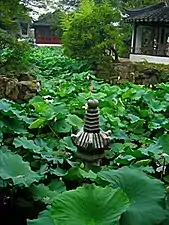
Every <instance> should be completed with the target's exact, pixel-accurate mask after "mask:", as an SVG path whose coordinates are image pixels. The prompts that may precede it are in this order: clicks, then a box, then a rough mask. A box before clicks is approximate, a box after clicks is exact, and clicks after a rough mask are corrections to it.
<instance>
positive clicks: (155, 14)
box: [125, 2, 169, 23]
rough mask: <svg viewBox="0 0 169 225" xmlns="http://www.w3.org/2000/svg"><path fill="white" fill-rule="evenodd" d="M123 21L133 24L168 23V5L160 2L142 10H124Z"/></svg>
mask: <svg viewBox="0 0 169 225" xmlns="http://www.w3.org/2000/svg"><path fill="white" fill-rule="evenodd" d="M126 14H127V17H126V18H125V21H126V22H128V23H134V22H163V23H169V5H168V4H166V2H161V3H159V4H156V5H151V6H148V7H145V8H142V9H135V10H126Z"/></svg>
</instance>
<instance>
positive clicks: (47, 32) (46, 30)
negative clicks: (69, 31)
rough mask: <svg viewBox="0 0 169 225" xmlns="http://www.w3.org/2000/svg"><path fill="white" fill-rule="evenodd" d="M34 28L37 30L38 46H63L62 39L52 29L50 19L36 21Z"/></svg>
mask: <svg viewBox="0 0 169 225" xmlns="http://www.w3.org/2000/svg"><path fill="white" fill-rule="evenodd" d="M32 27H33V28H34V29H35V31H34V33H35V39H36V44H61V40H60V37H59V36H58V35H56V33H55V32H54V30H53V29H52V23H50V22H49V19H48V18H42V19H39V20H37V21H35V22H34V23H33V25H32Z"/></svg>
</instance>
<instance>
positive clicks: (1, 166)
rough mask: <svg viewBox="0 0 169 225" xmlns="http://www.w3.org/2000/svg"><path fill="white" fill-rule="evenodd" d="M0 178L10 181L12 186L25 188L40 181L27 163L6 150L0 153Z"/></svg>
mask: <svg viewBox="0 0 169 225" xmlns="http://www.w3.org/2000/svg"><path fill="white" fill-rule="evenodd" d="M0 177H1V178H2V179H3V180H10V179H11V180H12V181H13V184H14V185H24V186H25V187H29V186H30V185H31V184H32V183H33V182H37V181H39V179H40V177H39V175H38V174H37V173H35V172H34V171H32V170H31V168H30V166H29V163H28V162H24V161H23V160H22V157H21V156H19V155H17V154H14V153H13V152H10V151H8V150H7V151H3V150H1V151H0Z"/></svg>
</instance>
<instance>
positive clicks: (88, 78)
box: [0, 48, 169, 225]
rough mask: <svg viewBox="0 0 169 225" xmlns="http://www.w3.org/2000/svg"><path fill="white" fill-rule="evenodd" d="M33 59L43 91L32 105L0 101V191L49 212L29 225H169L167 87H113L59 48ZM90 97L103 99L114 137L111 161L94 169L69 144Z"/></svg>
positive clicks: (37, 51) (35, 53)
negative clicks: (166, 223) (24, 198)
mask: <svg viewBox="0 0 169 225" xmlns="http://www.w3.org/2000/svg"><path fill="white" fill-rule="evenodd" d="M27 59H28V61H29V62H34V63H35V67H36V68H35V72H36V73H37V76H38V78H39V79H40V80H41V81H42V89H41V91H40V92H39V95H37V96H36V97H34V98H32V99H31V100H30V101H29V102H27V103H22V102H21V103H17V102H13V101H9V100H6V99H1V100H0V145H1V151H0V178H1V180H0V186H1V187H3V188H5V187H6V188H7V189H10V190H11V189H12V191H13V192H14V191H15V192H17V193H18V191H19V190H20V189H22V191H23V192H26V195H27V196H29V199H31V198H32V199H33V200H34V202H39V201H40V202H41V203H42V204H45V205H46V207H47V210H45V211H43V212H41V213H40V215H39V217H38V218H37V217H36V219H34V220H29V221H28V224H29V225H41V224H51V225H54V224H64V223H65V224H71V222H72V224H84V223H85V222H86V223H87V224H111V223H112V224H115V225H117V224H118V223H117V222H115V223H114V221H117V220H119V219H120V222H119V224H120V225H124V224H125V225H127V224H130V225H132V224H133V225H135V224H137V225H142V224H146V225H147V224H148V225H155V224H157V225H159V224H160V222H162V220H163V219H166V221H167V218H166V215H167V213H166V214H165V213H164V210H165V208H166V210H168V208H167V201H166V196H167V193H166V191H165V185H168V183H169V181H168V180H169V179H168V169H167V168H168V165H169V152H168V143H169V134H168V130H169V119H168V115H169V96H168V91H169V84H168V83H165V84H164V83H161V84H158V85H156V87H154V89H151V88H148V87H145V86H143V85H134V84H130V83H126V84H123V85H121V86H119V85H110V84H107V83H104V82H103V81H102V80H98V79H97V78H96V77H94V76H93V75H92V74H91V71H90V70H89V68H90V67H89V66H87V64H86V62H80V61H76V60H72V59H70V58H68V57H65V56H63V54H62V51H61V49H57V48H34V49H33V50H32V52H31V54H29V55H28V58H27ZM91 85H92V87H93V90H92V91H90V90H89V86H91ZM90 98H97V99H98V100H99V108H100V112H101V118H100V125H101V128H102V129H103V130H105V131H106V130H108V129H110V130H111V131H112V142H111V144H110V150H109V151H106V158H105V159H104V160H103V162H101V164H100V167H98V168H94V169H93V168H92V170H88V169H86V167H85V166H84V165H83V163H82V162H81V161H80V160H77V158H76V155H75V152H76V150H77V148H76V147H75V146H74V145H73V143H72V140H71V134H72V133H75V132H76V131H77V130H78V129H79V128H80V127H81V125H82V124H83V118H84V112H85V109H84V106H85V104H86V101H87V100H88V99H90ZM119 167H120V168H121V167H122V168H121V169H118V168H119ZM98 171H100V172H98ZM143 171H144V172H143ZM146 173H147V174H146ZM155 178H160V179H161V181H158V180H157V179H155ZM86 183H91V185H87V186H84V184H86ZM92 183H95V184H97V185H98V186H94V185H93V184H92ZM79 186H82V187H79ZM72 189H75V190H72ZM121 189H122V190H121ZM28 193H29V194H28ZM126 195H127V197H128V200H127V197H126ZM83 196H84V198H82V197H83ZM107 196H108V197H107ZM81 201H83V204H81ZM128 201H129V203H128ZM124 203H125V204H124ZM96 206H98V207H96ZM115 206H116V207H118V209H117V211H116V212H117V214H116V215H117V217H113V216H114V215H115V214H114V212H115V211H114V210H115ZM108 208H109V210H108ZM41 210H44V207H43V208H42V209H41ZM91 212H92V214H91ZM109 213H110V214H109ZM63 214H64V215H67V217H66V216H64V217H63ZM121 215H122V216H121ZM142 215H144V216H142ZM31 218H32V217H31ZM34 218H35V217H34ZM64 218H65V220H66V221H63V219H64ZM103 219H104V220H103ZM53 220H54V221H53ZM110 221H111V222H110ZM160 225H163V224H160Z"/></svg>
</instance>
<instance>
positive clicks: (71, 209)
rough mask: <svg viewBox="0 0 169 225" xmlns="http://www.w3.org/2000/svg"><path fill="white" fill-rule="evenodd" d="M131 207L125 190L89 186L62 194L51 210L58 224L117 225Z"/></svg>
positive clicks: (56, 224)
mask: <svg viewBox="0 0 169 225" xmlns="http://www.w3.org/2000/svg"><path fill="white" fill-rule="evenodd" d="M128 206H129V200H128V198H127V197H126V195H125V194H124V193H123V191H122V190H121V189H112V188H111V187H106V188H102V187H97V186H95V185H86V186H83V187H79V188H77V189H76V190H72V191H67V192H64V193H62V194H60V195H58V197H57V198H56V199H55V200H54V201H53V203H52V207H51V209H50V210H51V216H52V218H53V220H54V222H55V225H61V224H62V225H110V224H111V225H115V224H117V222H118V220H119V219H120V217H121V215H122V213H123V212H125V211H126V209H127V207H128Z"/></svg>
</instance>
